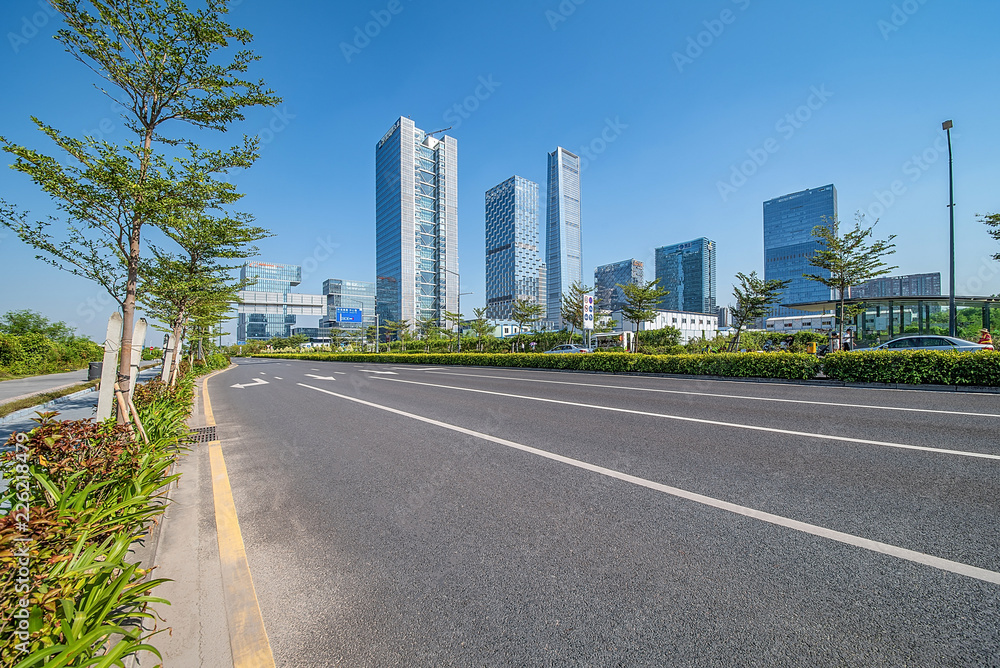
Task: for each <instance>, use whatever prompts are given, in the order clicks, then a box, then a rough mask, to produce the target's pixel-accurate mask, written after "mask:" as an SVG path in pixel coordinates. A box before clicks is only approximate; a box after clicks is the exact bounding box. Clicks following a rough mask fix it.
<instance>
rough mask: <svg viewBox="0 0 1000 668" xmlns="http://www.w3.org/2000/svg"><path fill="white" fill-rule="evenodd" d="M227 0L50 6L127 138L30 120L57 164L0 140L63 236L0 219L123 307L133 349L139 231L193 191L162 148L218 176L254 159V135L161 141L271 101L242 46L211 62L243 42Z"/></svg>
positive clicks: (56, 1) (126, 344)
mask: <svg viewBox="0 0 1000 668" xmlns="http://www.w3.org/2000/svg"><path fill="white" fill-rule="evenodd" d="M227 3H228V0H208V6H207V8H206V9H202V10H198V11H195V12H192V11H189V10H188V8H187V6H186V5H185V3H184V2H181V1H180V0H115V1H111V0H51V4H52V6H53V7H54V8H55V10H56V11H58V12H59V13H60V14H61V15H62V19H63V20H64V22H65V23H66V26H67V27H66V28H64V29H61V30H60V31H59V32H58V34H57V36H56V37H57V39H58V40H59V41H60V42H61V43H62V44H63V46H64V47H65V48H66V50H67V51H68V52H69V53H70V54H71V55H73V56H74V57H75V58H76V59H77V60H78V61H80V62H81V63H83V64H84V65H86V66H87V67H88V68H89V69H90V70H91V71H92V72H93V73H94V74H96V75H97V76H98V77H100V78H101V79H103V80H104V83H102V84H101V85H100V86H98V89H99V90H100V91H101V92H102V93H104V94H105V95H107V96H108V97H109V98H111V99H112V100H113V101H114V102H115V103H116V104H117V108H119V109H122V110H123V111H122V116H123V118H124V121H125V126H126V127H127V128H128V129H129V130H130V131H131V132H133V133H134V135H135V137H136V141H133V142H129V143H128V144H126V145H125V146H117V145H113V144H110V143H108V142H105V141H99V140H97V139H94V138H93V137H84V138H83V139H82V140H79V139H73V138H71V137H69V136H67V135H64V134H62V133H60V132H59V131H58V130H56V129H55V128H53V127H51V126H49V125H46V124H44V123H43V122H42V121H40V120H39V119H38V118H33V119H32V120H33V121H34V122H35V124H36V125H37V126H38V128H39V130H41V131H42V132H43V133H45V134H46V135H47V136H48V137H49V138H50V139H51V140H52V141H53V142H54V143H55V144H56V145H57V146H58V147H59V148H60V149H61V150H62V151H63V152H64V153H65V154H66V156H67V158H68V159H65V160H61V161H60V160H57V159H55V158H52V157H49V156H47V155H44V154H41V153H38V152H36V151H34V150H32V149H28V148H25V147H23V146H20V145H17V144H14V143H12V142H10V141H8V140H7V139H5V138H2V137H0V143H2V144H3V149H4V150H5V151H7V152H8V153H11V154H12V155H14V156H16V161H15V163H14V164H13V165H12V166H13V168H14V169H15V170H16V171H20V172H22V173H24V174H27V175H28V176H30V177H31V179H32V180H33V181H34V182H35V183H36V184H37V185H38V186H39V187H40V188H41V189H42V190H43V191H44V192H46V193H47V194H48V195H49V196H50V197H51V198H52V199H53V200H54V202H55V204H56V206H57V208H58V209H60V210H61V211H62V212H63V214H64V216H65V221H64V222H65V235H64V238H62V239H60V238H58V237H57V236H54V235H53V234H52V232H51V229H50V228H51V224H52V222H54V221H53V220H52V219H50V220H46V221H40V222H37V223H29V222H28V220H27V214H26V213H24V212H18V211H17V210H16V209H15V208H13V207H11V206H10V205H8V204H7V203H6V202H2V201H0V220H2V222H3V223H4V224H5V225H7V226H8V227H10V228H11V229H13V230H14V231H15V232H16V233H17V234H18V236H19V237H20V238H21V239H22V240H23V241H24V242H25V243H27V244H29V245H31V246H34V247H35V248H37V249H38V250H39V251H40V254H39V256H38V257H39V258H40V259H42V260H45V261H47V262H49V263H51V264H53V265H55V266H57V267H59V268H61V269H65V270H66V271H69V272H71V273H74V274H76V275H78V276H83V277H85V278H88V279H91V280H94V281H96V282H98V283H100V284H101V285H103V286H104V287H105V289H107V290H108V292H109V294H110V295H111V296H112V297H113V298H114V299H115V300H117V301H118V303H119V305H120V306H121V309H122V321H123V336H122V350H129V349H130V347H131V344H132V329H133V325H134V320H135V304H136V300H137V290H138V286H139V279H140V276H139V273H140V260H141V257H142V254H143V227H144V226H149V225H152V226H166V225H167V219H168V218H169V217H170V215H171V214H172V213H173V212H174V211H175V209H176V208H177V207H178V206H181V207H183V206H185V205H187V204H189V203H190V202H191V201H192V200H196V199H197V198H198V196H199V193H198V191H197V188H196V184H192V183H190V182H185V180H184V179H183V177H182V174H181V172H183V167H181V168H178V167H176V166H175V165H174V164H173V163H172V162H171V161H170V160H169V159H168V158H175V159H176V156H175V155H169V156H168V155H167V153H166V151H167V150H168V149H171V150H172V149H174V148H176V147H178V146H185V147H187V149H188V151H189V152H190V158H189V159H190V160H193V161H194V162H196V163H202V164H211V165H212V167H213V171H216V172H218V171H225V170H228V169H231V168H235V167H242V168H245V167H249V166H250V165H251V164H252V163H253V161H254V160H255V159H256V157H257V152H256V149H257V142H256V140H253V141H251V140H249V139H246V138H245V139H244V145H243V147H242V148H234V149H232V150H231V151H229V152H203V151H201V150H200V149H199V148H198V147H197V146H196V145H195V144H194V143H193V142H191V141H190V140H188V139H185V138H183V137H179V136H177V135H176V134H174V135H171V136H170V137H168V136H166V135H165V134H164V130H165V128H164V126H165V125H167V124H170V123H171V122H172V121H176V122H178V123H179V124H187V125H189V126H194V127H196V128H200V129H210V130H218V131H225V130H226V129H227V127H228V126H230V125H231V124H232V123H234V122H235V121H240V120H243V118H244V117H243V113H242V111H243V109H245V108H247V107H252V106H273V105H276V104H277V103H278V102H280V99H279V98H278V97H276V96H275V95H274V94H273V93H272V91H270V90H267V89H266V88H265V87H264V84H263V82H260V81H257V82H254V81H249V80H246V79H243V78H242V77H243V75H244V73H245V72H246V70H247V68H248V66H249V64H250V63H251V62H253V61H255V60H257V59H258V57H257V56H255V55H254V53H253V52H252V51H251V50H249V49H246V48H243V49H241V50H239V51H238V52H237V53H235V54H234V55H233V56H232V57H231V59H229V60H228V62H222V63H221V64H220V63H217V62H215V60H216V56H217V52H218V51H219V50H220V49H222V48H224V47H226V46H228V45H230V44H239V45H243V46H245V45H247V44H249V43H250V42H251V41H252V39H253V37H252V35H251V34H250V33H249V32H248V31H246V30H241V29H237V28H233V27H231V26H230V25H229V24H227V23H226V22H225V21H223V20H222V15H223V14H225V13H226V12H227ZM178 123H173V125H175V126H176V125H178ZM129 365H130V359H129V356H128V355H121V359H120V363H119V382H120V383H121V385H122V389H123V390H124V391H125V392H126V393H127V392H129V391H130V389H131V388H130V387H129V379H128V374H129ZM123 419H125V416H119V420H123Z"/></svg>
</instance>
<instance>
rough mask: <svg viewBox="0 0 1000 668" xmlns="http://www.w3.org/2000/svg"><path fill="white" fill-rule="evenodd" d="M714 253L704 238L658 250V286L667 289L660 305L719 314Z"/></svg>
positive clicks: (710, 244)
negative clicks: (717, 311) (717, 312)
mask: <svg viewBox="0 0 1000 668" xmlns="http://www.w3.org/2000/svg"><path fill="white" fill-rule="evenodd" d="M715 252H716V248H715V242H714V241H712V240H711V239H706V238H705V237H701V238H700V239H695V240H694V241H686V242H684V243H682V244H673V245H671V246H663V247H662V248H657V249H656V278H658V279H659V280H660V283H659V285H658V287H659V288H660V289H661V290H667V291H668V294H667V295H665V296H664V297H663V300H662V301H661V302H660V308H662V309H664V310H668V311H693V312H695V313H711V314H712V315H715V314H716V304H715V300H716V297H715V288H716V278H715Z"/></svg>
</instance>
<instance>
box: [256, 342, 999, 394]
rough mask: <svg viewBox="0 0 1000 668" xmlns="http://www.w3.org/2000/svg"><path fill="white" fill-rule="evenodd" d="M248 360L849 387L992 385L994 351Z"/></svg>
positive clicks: (996, 381) (313, 354)
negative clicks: (826, 381) (830, 382)
mask: <svg viewBox="0 0 1000 668" xmlns="http://www.w3.org/2000/svg"><path fill="white" fill-rule="evenodd" d="M254 357H269V358H280V359H306V360H317V361H337V362H365V363H383V364H418V365H423V364H453V365H459V366H492V367H523V368H536V369H576V370H580V371H605V372H610V373H629V372H633V373H669V374H684V375H695V376H727V377H732V378H778V379H785V380H809V379H811V378H815V377H816V376H817V375H819V374H820V372H823V373H825V374H826V375H827V376H828V377H830V378H833V379H835V380H841V381H844V382H849V383H904V384H913V385H924V384H937V385H975V386H982V387H996V386H1000V352H979V353H956V352H938V351H933V350H926V351H925V350H910V351H872V352H866V351H860V352H838V353H833V354H831V355H827V356H825V357H823V358H818V357H816V356H814V355H809V354H806V353H713V354H698V355H641V354H640V355H635V354H625V353H615V354H608V353H593V354H589V355H573V354H569V355H544V354H540V353H523V354H522V353H513V354H512V353H506V354H492V353H461V354H458V353H451V354H447V353H445V354H436V353H431V354H413V353H408V354H390V353H382V354H379V355H369V354H351V353H346V354H342V353H316V352H304V353H260V354H258V355H254Z"/></svg>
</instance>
